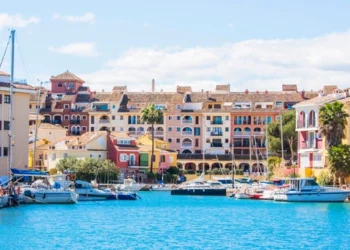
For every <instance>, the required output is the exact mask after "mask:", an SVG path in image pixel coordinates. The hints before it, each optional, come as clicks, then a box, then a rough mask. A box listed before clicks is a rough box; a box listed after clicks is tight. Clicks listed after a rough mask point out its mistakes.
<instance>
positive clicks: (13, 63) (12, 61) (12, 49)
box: [8, 30, 16, 176]
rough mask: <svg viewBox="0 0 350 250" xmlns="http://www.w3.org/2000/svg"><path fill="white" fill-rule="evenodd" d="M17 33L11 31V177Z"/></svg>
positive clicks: (9, 163) (9, 162)
mask: <svg viewBox="0 0 350 250" xmlns="http://www.w3.org/2000/svg"><path fill="white" fill-rule="evenodd" d="M15 32H16V30H11V45H12V48H11V81H10V117H9V118H10V129H9V134H8V135H9V158H8V167H9V169H8V170H9V172H8V174H9V176H10V168H12V167H13V162H12V160H13V147H12V146H13V99H14V98H13V82H14V78H13V76H14V68H15V67H14V66H15Z"/></svg>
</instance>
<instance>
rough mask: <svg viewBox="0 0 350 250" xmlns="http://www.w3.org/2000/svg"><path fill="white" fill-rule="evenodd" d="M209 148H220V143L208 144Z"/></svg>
mask: <svg viewBox="0 0 350 250" xmlns="http://www.w3.org/2000/svg"><path fill="white" fill-rule="evenodd" d="M210 147H212V148H222V143H218V142H213V143H210Z"/></svg>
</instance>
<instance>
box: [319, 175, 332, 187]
mask: <svg viewBox="0 0 350 250" xmlns="http://www.w3.org/2000/svg"><path fill="white" fill-rule="evenodd" d="M332 179H333V178H332V176H331V175H330V174H329V173H328V172H327V171H322V172H321V173H320V175H319V176H318V178H317V182H318V184H320V185H321V186H329V185H332V182H333V180H332Z"/></svg>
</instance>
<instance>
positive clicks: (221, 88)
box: [215, 84, 231, 92]
mask: <svg viewBox="0 0 350 250" xmlns="http://www.w3.org/2000/svg"><path fill="white" fill-rule="evenodd" d="M230 87H231V85H230V84H221V85H216V87H215V91H225V92H230Z"/></svg>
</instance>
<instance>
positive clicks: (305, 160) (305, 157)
mask: <svg viewBox="0 0 350 250" xmlns="http://www.w3.org/2000/svg"><path fill="white" fill-rule="evenodd" d="M300 165H301V167H302V168H307V167H309V166H310V164H309V154H302V155H301V159H300Z"/></svg>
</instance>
